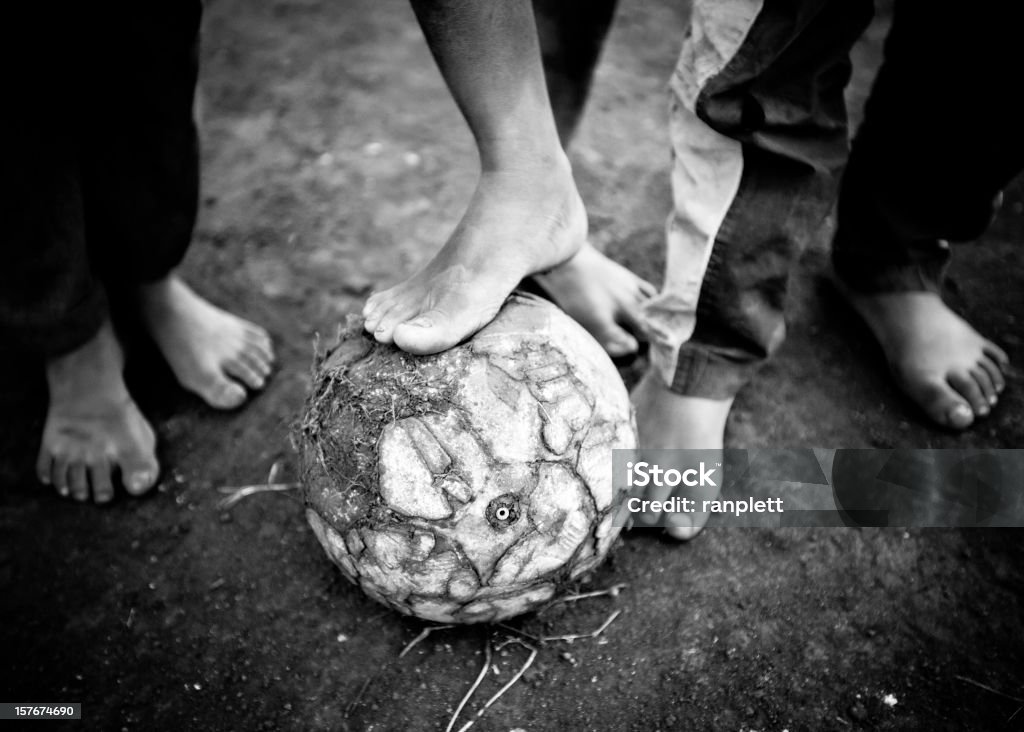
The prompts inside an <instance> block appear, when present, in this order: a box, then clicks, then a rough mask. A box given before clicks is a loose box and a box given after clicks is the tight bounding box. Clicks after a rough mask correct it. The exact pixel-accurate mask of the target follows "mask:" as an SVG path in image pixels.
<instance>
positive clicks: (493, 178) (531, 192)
mask: <svg viewBox="0 0 1024 732" xmlns="http://www.w3.org/2000/svg"><path fill="white" fill-rule="evenodd" d="M586 235H587V218H586V212H585V211H584V209H583V202H582V201H581V200H580V197H579V194H578V193H577V192H576V185H575V183H574V182H573V180H572V173H571V171H570V169H569V164H568V162H567V161H565V160H564V158H563V160H561V161H560V162H558V163H557V164H554V165H552V166H551V167H550V169H544V170H512V171H508V170H501V171H485V172H484V173H482V174H481V176H480V182H479V184H478V185H477V189H476V192H475V193H474V194H473V199H472V200H471V201H470V203H469V208H468V209H467V210H466V213H465V214H464V215H463V217H462V221H460V222H459V225H458V226H457V227H456V229H455V232H454V233H453V234H452V235H451V238H450V239H449V240H448V242H447V243H446V244H445V245H444V247H442V249H441V251H440V252H438V253H437V255H436V256H435V257H434V259H432V260H431V261H430V262H429V263H428V264H427V265H426V267H424V268H423V269H422V270H420V271H419V272H418V273H416V274H415V275H413V276H412V277H410V278H409V279H407V280H405V281H404V282H402V283H400V284H398V285H396V286H394V287H392V288H391V289H389V290H385V291H384V292H380V293H376V294H374V295H373V296H371V297H370V299H369V300H368V301H367V303H366V306H365V307H364V308H363V316H364V317H365V318H366V325H365V327H366V330H367V331H368V332H370V333H373V335H374V337H375V338H376V339H377V340H378V341H380V342H381V343H394V344H395V345H396V346H398V347H399V348H401V349H403V350H405V351H408V352H410V353H416V354H426V353H437V352H439V351H443V350H445V349H446V348H450V347H452V346H454V345H456V344H457V343H459V342H460V341H462V340H463V339H465V338H467V337H469V336H471V335H472V334H473V333H475V332H476V331H478V330H479V329H480V328H482V327H484V326H485V325H487V323H489V322H490V321H491V320H492V319H493V318H494V316H495V315H497V313H498V310H499V309H500V308H501V306H502V304H503V303H504V302H505V298H506V297H508V295H509V293H510V292H512V290H513V289H514V288H515V287H516V285H517V284H519V281H520V280H522V279H523V277H526V276H527V275H531V274H534V273H536V272H540V271H542V270H546V269H550V268H551V267H554V266H555V265H558V264H561V263H562V262H564V261H566V260H567V259H569V258H570V257H571V256H572V255H573V254H574V253H575V252H576V250H577V249H578V248H579V247H580V244H581V243H582V242H583V241H584V240H585V239H586Z"/></svg>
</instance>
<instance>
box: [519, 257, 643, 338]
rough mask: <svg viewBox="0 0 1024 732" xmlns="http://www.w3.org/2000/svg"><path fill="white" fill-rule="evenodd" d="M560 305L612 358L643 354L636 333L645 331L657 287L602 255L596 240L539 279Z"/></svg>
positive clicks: (542, 274) (536, 276)
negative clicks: (643, 312) (643, 311)
mask: <svg viewBox="0 0 1024 732" xmlns="http://www.w3.org/2000/svg"><path fill="white" fill-rule="evenodd" d="M534 279H535V280H536V281H537V282H538V283H539V284H540V285H541V287H543V288H544V290H545V291H546V292H547V293H548V295H550V296H551V299H553V300H554V301H555V302H556V303H557V304H558V306H559V307H561V308H562V310H564V311H565V312H567V313H568V314H569V315H571V316H572V317H573V318H574V319H575V320H576V321H577V322H578V323H579V324H580V325H582V326H583V327H584V328H586V329H587V330H588V331H590V334H591V335H592V336H594V338H595V339H597V342H598V343H600V344H601V346H602V347H603V348H604V350H606V351H607V352H608V354H609V355H610V356H613V357H614V356H625V355H627V354H630V353H635V352H636V350H637V347H638V346H637V342H636V338H634V337H633V335H631V334H630V333H629V332H628V331H627V330H626V329H625V328H623V327H622V326H626V328H629V329H630V330H632V331H633V332H634V333H640V332H642V331H643V326H642V319H641V316H640V308H641V305H642V304H643V301H644V300H645V299H646V298H649V297H651V296H652V295H653V294H654V293H655V292H656V289H655V287H654V285H652V284H651V283H649V282H647V281H646V280H643V279H641V278H640V277H637V276H636V275H635V274H633V273H632V272H630V271H629V270H628V269H626V268H625V267H623V266H622V265H620V264H619V263H617V262H614V261H612V260H611V259H609V258H608V257H606V256H605V255H604V254H602V253H601V252H599V251H598V250H597V249H595V248H594V247H593V245H591V243H590V242H584V244H583V246H582V247H580V250H579V251H578V252H576V254H575V255H574V256H573V257H572V258H571V259H569V260H568V261H567V262H564V263H563V264H560V265H558V266H557V267H555V268H554V269H551V270H549V271H547V272H543V273H541V274H537V275H534Z"/></svg>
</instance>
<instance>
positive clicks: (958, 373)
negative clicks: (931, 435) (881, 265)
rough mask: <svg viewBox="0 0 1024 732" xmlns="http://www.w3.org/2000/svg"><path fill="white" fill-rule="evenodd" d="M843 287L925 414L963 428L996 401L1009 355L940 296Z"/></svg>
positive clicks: (898, 378)
mask: <svg viewBox="0 0 1024 732" xmlns="http://www.w3.org/2000/svg"><path fill="white" fill-rule="evenodd" d="M841 289H843V290H844V292H845V294H846V296H847V299H848V300H849V301H850V303H851V304H852V305H853V307H854V309H855V310H856V311H857V312H858V313H859V314H860V315H861V317H862V318H864V320H865V321H866V322H867V324H868V327H869V328H870V329H871V331H872V333H874V335H875V338H877V339H878V342H879V344H880V345H881V346H882V350H883V351H884V352H885V356H886V358H887V359H888V361H889V366H890V368H891V369H892V373H893V376H895V378H896V381H897V383H898V384H899V386H900V388H901V389H903V391H904V392H906V394H907V396H909V397H910V398H911V399H913V400H914V401H915V402H917V404H918V405H919V406H920V407H921V408H922V409H924V411H925V412H926V413H927V414H928V416H929V417H931V418H932V419H933V420H935V421H936V422H937V423H939V424H940V425H943V426H944V427H952V428H953V429H964V428H966V427H969V426H970V425H971V424H972V423H973V422H974V420H975V418H976V417H984V416H985V415H987V414H988V413H989V412H990V411H991V409H992V407H993V406H995V404H996V402H997V401H998V399H999V393H1000V392H1001V391H1002V390H1003V388H1004V387H1005V385H1006V381H1005V378H1004V376H1003V371H1004V370H1006V368H1007V367H1008V366H1009V365H1010V359H1009V358H1008V357H1007V355H1006V353H1005V352H1004V351H1003V350H1002V349H1001V348H999V346H997V345H996V344H994V343H992V341H989V340H987V339H986V338H983V337H982V336H981V335H980V334H979V333H978V332H977V331H976V330H974V328H972V327H971V326H970V324H969V323H967V321H965V320H964V319H963V318H961V317H960V316H959V315H957V314H956V313H954V312H953V311H952V310H950V309H949V307H948V306H947V305H946V304H945V303H944V302H942V298H940V297H939V295H937V294H936V293H933V292H899V293H886V294H882V295H860V294H854V293H851V292H849V291H848V290H846V289H845V288H841Z"/></svg>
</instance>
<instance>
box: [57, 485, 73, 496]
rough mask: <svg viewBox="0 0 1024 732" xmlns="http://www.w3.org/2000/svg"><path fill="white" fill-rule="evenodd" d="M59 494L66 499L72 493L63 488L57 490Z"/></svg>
mask: <svg viewBox="0 0 1024 732" xmlns="http://www.w3.org/2000/svg"><path fill="white" fill-rule="evenodd" d="M57 492H58V493H59V494H61V495H62V496H63V497H64V498H67V497H68V493H70V492H71V491H69V490H68V489H67V488H64V487H61V488H58V489H57Z"/></svg>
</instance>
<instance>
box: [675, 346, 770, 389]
mask: <svg viewBox="0 0 1024 732" xmlns="http://www.w3.org/2000/svg"><path fill="white" fill-rule="evenodd" d="M759 365H760V362H747V363H743V362H738V361H735V360H733V359H730V358H728V357H727V356H724V355H722V354H719V353H716V352H715V351H713V350H710V349H708V348H707V347H704V346H701V345H700V344H697V343H685V344H683V346H682V348H680V349H679V359H678V361H677V362H676V370H675V374H674V375H673V377H672V383H671V384H670V385H669V391H672V392H674V393H676V394H679V395H681V396H692V397H700V398H702V399H719V400H722V399H732V398H733V397H734V396H736V393H737V392H738V391H739V390H740V389H742V388H743V387H744V386H746V385H747V382H749V381H750V379H751V377H752V376H753V375H754V372H755V371H756V370H757V368H758V366H759Z"/></svg>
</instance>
